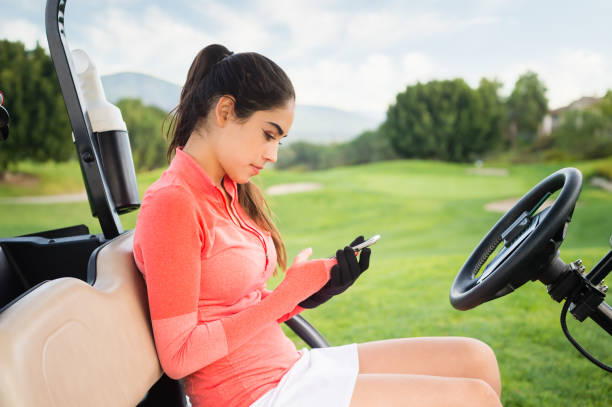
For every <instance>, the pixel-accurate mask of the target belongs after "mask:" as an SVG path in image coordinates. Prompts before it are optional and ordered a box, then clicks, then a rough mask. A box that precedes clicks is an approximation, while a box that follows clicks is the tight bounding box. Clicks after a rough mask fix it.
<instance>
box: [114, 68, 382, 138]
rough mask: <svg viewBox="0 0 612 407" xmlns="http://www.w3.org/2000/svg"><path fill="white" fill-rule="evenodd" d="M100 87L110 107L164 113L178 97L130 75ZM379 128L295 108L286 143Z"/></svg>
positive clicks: (164, 85) (169, 88) (343, 115)
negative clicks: (128, 103) (140, 106)
mask: <svg viewBox="0 0 612 407" xmlns="http://www.w3.org/2000/svg"><path fill="white" fill-rule="evenodd" d="M102 85H103V86H104V92H105V93H106V98H107V99H108V100H109V101H110V102H112V103H116V102H117V101H118V100H120V99H123V98H139V99H141V100H142V101H143V103H144V104H146V105H153V106H157V107H159V108H161V109H163V110H165V111H170V110H171V109H173V108H174V107H175V106H176V105H177V104H178V101H179V97H180V94H181V87H180V86H179V85H176V84H174V83H172V82H168V81H165V80H163V79H158V78H155V77H152V76H150V75H146V74H141V73H134V72H122V73H117V74H113V75H105V76H102ZM379 124H380V120H378V119H376V118H374V117H372V116H370V115H367V114H361V113H357V112H350V111H344V110H340V109H336V108H332V107H324V106H310V105H299V104H298V105H297V106H296V108H295V121H294V123H293V127H292V128H291V131H290V132H289V137H288V138H287V143H290V142H292V141H297V140H302V141H308V142H311V143H322V144H325V143H331V142H341V141H347V140H350V139H352V138H354V137H356V136H358V135H359V134H360V133H361V132H363V131H365V130H373V129H375V128H376V127H378V125H379Z"/></svg>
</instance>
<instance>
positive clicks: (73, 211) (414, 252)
mask: <svg viewBox="0 0 612 407" xmlns="http://www.w3.org/2000/svg"><path fill="white" fill-rule="evenodd" d="M573 165H574V166H577V167H578V168H580V169H582V170H583V171H584V172H585V173H586V174H588V173H589V171H593V169H594V168H597V166H598V165H599V164H598V163H578V164H576V163H573ZM559 167H560V166H559V165H553V164H550V165H520V166H512V167H509V168H508V171H509V176H507V177H494V176H484V175H474V174H470V173H468V171H467V169H468V166H465V165H454V164H446V163H438V162H428V161H395V162H385V163H376V164H371V165H367V166H358V167H346V168H336V169H332V170H326V171H316V172H306V173H294V172H288V171H264V173H262V176H261V179H260V183H261V185H262V187H264V188H265V187H267V186H270V185H274V184H278V183H288V182H320V183H321V184H322V185H323V188H322V189H321V190H318V191H312V192H306V193H299V194H293V195H284V196H283V195H281V196H273V197H269V202H270V204H271V206H272V208H273V209H274V210H275V214H276V216H277V219H278V226H279V228H280V229H281V232H282V233H283V236H284V239H285V241H286V243H287V249H288V254H289V257H290V258H292V257H293V256H295V254H297V252H298V251H299V250H301V249H302V248H305V247H312V248H313V250H314V255H313V257H326V256H329V255H331V254H332V253H333V252H334V251H335V250H336V249H337V248H338V247H340V246H343V245H344V244H346V243H348V242H350V241H351V240H352V239H353V238H354V237H355V236H357V235H358V234H364V235H366V237H367V236H371V235H373V234H376V233H380V234H381V235H382V238H381V240H380V241H379V242H378V243H377V244H376V246H374V247H373V256H372V265H371V269H370V270H368V272H367V273H365V274H364V275H363V276H362V277H361V278H360V280H359V281H358V282H357V283H356V284H355V285H354V286H353V287H351V289H350V290H348V291H347V292H346V293H344V294H342V295H341V296H338V297H336V298H334V299H332V300H331V301H330V302H329V303H327V304H325V305H324V306H322V307H320V308H317V309H314V310H308V311H305V316H306V317H307V318H308V319H309V321H310V322H312V323H313V324H314V325H315V326H316V327H317V328H318V329H319V330H320V331H321V332H322V333H324V335H325V336H326V338H327V339H328V341H329V342H330V343H331V344H344V343H349V342H363V341H371V340H378V339H384V338H396V337H408V336H437V335H464V336H471V337H476V338H478V339H481V340H483V341H485V342H486V343H488V344H489V345H490V346H491V347H492V348H493V349H494V350H495V352H496V355H497V358H498V361H499V365H500V369H501V374H502V382H503V387H504V390H503V395H502V401H503V403H504V406H595V407H599V406H601V407H603V406H608V405H610V401H611V398H612V377H611V375H610V374H608V373H605V372H603V371H602V370H600V369H598V368H596V367H595V366H594V365H592V364H591V363H590V362H588V361H587V360H586V359H584V358H583V357H581V356H580V355H579V354H578V353H577V352H576V351H575V350H574V349H573V347H571V345H570V344H569V343H568V342H567V340H565V338H564V337H563V335H562V333H561V330H560V327H559V321H558V318H559V313H560V310H561V306H560V305H559V304H557V303H555V302H554V301H552V300H551V299H550V298H549V296H548V295H547V293H546V290H545V287H544V286H543V285H541V284H540V283H528V284H526V285H525V286H524V287H522V288H521V289H520V290H518V291H517V292H515V293H513V294H512V295H509V296H506V297H503V298H501V299H498V300H495V301H492V302H489V303H486V304H483V305H482V306H480V307H477V308H476V309H474V310H471V311H469V312H460V311H456V310H454V309H453V308H452V307H451V306H450V303H449V301H448V293H449V289H450V286H451V284H452V281H453V279H454V277H455V275H456V273H457V271H458V270H459V269H460V268H461V266H462V264H463V262H464V261H465V259H466V258H467V256H468V254H469V253H470V252H471V250H472V249H473V248H474V247H475V246H476V244H477V243H478V242H479V241H480V239H481V238H482V237H483V236H484V234H485V233H486V232H487V231H488V230H489V228H490V227H491V226H492V225H493V224H494V223H495V222H496V221H497V219H498V218H499V217H500V216H501V214H496V213H490V212H486V211H485V210H484V205H485V204H486V203H488V202H490V201H496V200H503V199H508V198H514V197H519V196H521V195H523V194H524V193H525V192H527V191H528V190H529V189H530V188H531V187H532V186H533V185H535V184H536V183H537V182H538V181H539V180H540V179H542V178H543V177H545V176H546V175H548V174H550V173H551V172H553V171H554V170H556V169H558V168H559ZM75 168H76V170H77V171H78V167H75ZM160 172H161V171H159V170H158V171H153V172H150V173H145V174H139V176H138V179H139V185H140V189H141V192H144V190H145V189H146V187H147V186H148V185H149V184H150V183H151V182H153V181H154V180H155V179H157V177H158V176H159V174H160ZM79 175H80V174H79ZM58 178H61V177H59V176H58ZM611 206H612V194H610V193H607V192H604V191H601V190H597V189H593V188H591V187H589V186H588V185H587V186H585V187H584V188H583V192H582V195H581V198H580V201H579V205H578V206H577V208H576V210H575V213H574V217H573V220H572V223H571V224H570V228H569V232H568V236H567V238H566V242H565V244H564V245H563V246H562V248H561V257H562V258H563V259H564V260H565V261H566V262H569V261H572V260H575V259H577V258H582V259H583V261H584V263H585V265H586V266H587V269H588V268H590V267H592V266H593V265H594V264H595V263H596V261H597V260H598V259H599V258H601V257H602V256H603V255H604V254H605V253H606V252H607V250H608V249H609V247H608V238H609V236H610V233H611V232H612V218H611V217H610V216H608V213H609V209H610V207H611ZM135 219H136V214H133V213H132V214H128V215H123V216H122V221H123V224H124V227H125V228H126V229H129V228H132V227H133V226H134V224H135ZM82 222H84V223H86V224H88V225H89V226H90V227H91V229H92V230H93V231H99V227H98V226H97V225H96V222H95V220H94V219H92V218H91V216H90V214H89V207H88V204H87V203H79V204H76V203H73V204H55V205H27V206H26V205H22V206H17V205H6V204H4V205H0V236H11V235H17V234H22V233H31V232H35V231H38V230H43V229H50V228H53V227H60V226H67V225H70V224H76V223H82ZM279 280H280V277H277V278H275V279H274V280H273V281H271V283H270V285H271V286H274V285H275V284H277V283H278V282H279ZM608 302H610V301H609V300H608ZM569 325H570V329H571V330H572V332H574V333H575V336H576V337H577V338H578V339H579V340H580V341H582V342H584V345H585V347H587V348H588V349H590V350H591V351H592V352H593V353H594V354H596V355H598V356H599V357H600V358H603V359H605V361H606V363H608V364H612V353H611V349H612V346H611V345H612V339H611V338H610V336H609V335H607V334H605V333H603V331H602V330H600V329H599V328H598V327H596V326H593V324H592V323H589V322H585V323H583V324H580V323H578V322H575V321H573V319H572V320H571V321H570V323H569ZM289 334H290V335H291V337H292V338H293V339H294V340H295V341H296V343H297V344H298V346H303V344H302V343H301V341H300V340H299V339H298V338H296V337H295V336H294V335H293V334H291V333H289Z"/></svg>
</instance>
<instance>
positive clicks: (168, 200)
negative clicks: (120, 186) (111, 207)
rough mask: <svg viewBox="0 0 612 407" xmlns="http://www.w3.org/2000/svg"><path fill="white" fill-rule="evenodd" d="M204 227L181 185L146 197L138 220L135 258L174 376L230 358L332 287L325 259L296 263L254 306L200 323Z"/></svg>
mask: <svg viewBox="0 0 612 407" xmlns="http://www.w3.org/2000/svg"><path fill="white" fill-rule="evenodd" d="M201 230H203V228H202V227H201V225H199V220H198V219H197V216H196V202H195V201H194V198H193V196H192V195H191V194H190V193H189V192H187V191H185V190H183V189H182V188H181V187H166V188H163V189H161V190H158V191H155V192H154V193H152V194H150V195H149V196H147V199H145V200H144V202H143V204H142V207H141V209H140V213H139V215H138V221H137V223H136V233H135V238H134V246H135V247H134V253H135V256H136V257H137V258H138V260H139V263H141V267H143V270H142V271H143V274H144V275H145V280H146V284H147V293H148V300H149V309H150V312H151V321H152V326H153V334H154V338H155V345H156V348H157V353H158V356H159V360H160V363H161V365H162V368H163V369H164V371H165V372H166V374H167V375H168V376H170V377H172V378H181V377H184V376H186V375H188V374H190V373H193V372H194V371H196V370H199V369H201V368H202V367H204V366H206V365H208V364H210V363H213V362H214V361H216V360H218V359H220V358H222V357H224V356H226V355H227V354H228V353H231V352H232V351H233V350H235V349H236V348H238V347H239V346H241V345H242V344H244V343H245V342H247V341H248V340H249V339H250V338H252V337H253V336H254V335H255V334H256V333H258V332H259V331H260V330H261V329H262V328H263V327H265V326H266V325H267V324H269V323H271V322H274V321H278V320H280V319H282V318H284V317H285V316H286V315H288V314H290V313H291V312H292V311H293V310H294V309H295V308H296V304H297V303H299V302H300V301H302V300H303V299H305V298H307V297H308V296H309V295H311V294H312V293H313V292H315V291H317V290H318V289H320V288H321V287H322V286H323V285H324V284H325V283H326V282H327V280H328V279H329V269H330V268H331V266H332V265H333V263H330V260H328V259H322V260H312V261H308V262H304V263H299V264H296V265H294V266H292V267H290V268H289V270H287V275H286V277H285V279H284V280H283V282H281V284H280V285H279V286H278V287H277V288H276V290H274V291H273V292H272V293H270V294H268V295H267V296H266V297H265V298H264V299H263V300H262V301H261V302H260V303H258V304H257V305H254V306H253V307H250V308H248V309H245V310H243V311H241V312H239V313H237V314H235V315H232V316H229V317H225V318H222V319H220V320H216V321H211V322H208V323H198V298H199V289H200V278H201V275H200V268H201V247H202V244H203V241H204V236H202V235H201V232H200V231H201Z"/></svg>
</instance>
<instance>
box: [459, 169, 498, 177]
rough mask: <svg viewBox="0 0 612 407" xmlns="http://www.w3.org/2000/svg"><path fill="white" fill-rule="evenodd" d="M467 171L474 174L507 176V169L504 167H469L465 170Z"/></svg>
mask: <svg viewBox="0 0 612 407" xmlns="http://www.w3.org/2000/svg"><path fill="white" fill-rule="evenodd" d="M467 173H468V174H475V175H488V176H492V177H507V176H508V170H507V169H505V168H482V167H477V168H469V169H468V170H467Z"/></svg>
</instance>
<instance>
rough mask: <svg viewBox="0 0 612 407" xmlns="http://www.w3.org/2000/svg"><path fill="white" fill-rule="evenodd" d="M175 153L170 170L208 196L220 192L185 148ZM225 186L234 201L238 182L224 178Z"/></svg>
mask: <svg viewBox="0 0 612 407" xmlns="http://www.w3.org/2000/svg"><path fill="white" fill-rule="evenodd" d="M175 153H176V154H175V156H174V158H173V159H172V163H171V164H170V170H171V171H172V172H177V173H178V174H181V177H182V178H184V179H185V180H186V181H187V182H188V183H189V185H191V186H192V187H194V188H195V189H199V190H201V191H203V192H204V193H206V194H211V193H215V190H218V188H217V186H216V185H215V184H214V182H213V181H212V179H210V177H209V176H208V174H207V173H206V172H205V171H204V169H203V168H202V167H201V166H200V164H198V162H197V161H196V160H195V159H194V158H193V157H192V156H190V155H189V154H187V153H186V152H184V151H183V147H177V148H176V151H175ZM223 186H224V188H225V190H226V191H227V193H228V194H229V195H230V196H231V198H232V200H233V199H234V198H235V196H236V192H237V185H236V182H234V180H232V179H230V177H228V176H224V177H223Z"/></svg>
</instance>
